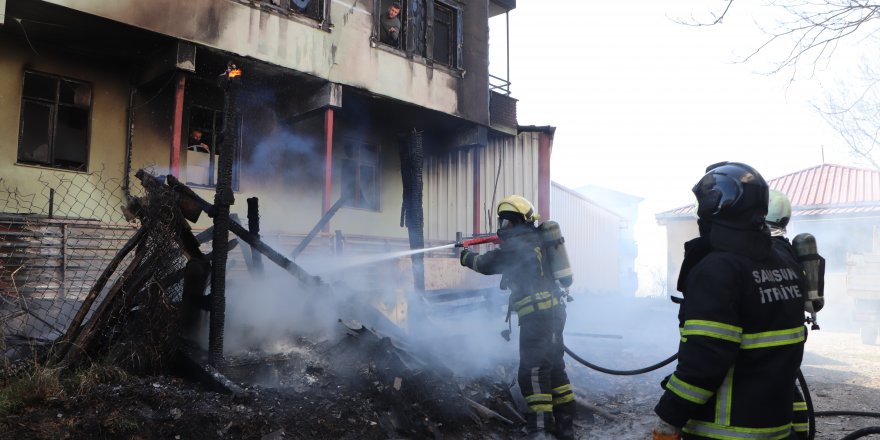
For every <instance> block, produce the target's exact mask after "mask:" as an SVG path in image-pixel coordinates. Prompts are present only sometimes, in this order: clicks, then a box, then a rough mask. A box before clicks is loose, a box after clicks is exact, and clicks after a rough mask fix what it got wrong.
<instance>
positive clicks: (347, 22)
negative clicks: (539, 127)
mask: <svg viewBox="0 0 880 440" xmlns="http://www.w3.org/2000/svg"><path fill="white" fill-rule="evenodd" d="M327 1H328V2H329V3H330V20H329V22H330V23H331V24H332V27H330V28H329V30H322V29H320V28H319V27H318V23H317V22H314V21H310V20H308V19H292V18H288V17H283V16H281V15H279V14H276V13H272V12H267V11H265V10H260V9H256V8H253V7H250V6H248V5H244V4H241V3H238V2H234V1H231V0H191V1H186V2H180V1H177V0H155V1H151V2H144V1H138V0H114V1H94V0H47V2H48V3H54V4H57V5H61V6H64V7H68V8H72V9H76V10H79V11H83V12H86V13H89V14H93V15H96V16H100V17H104V18H108V19H111V20H115V21H118V22H122V23H128V24H131V25H133V26H137V27H140V28H144V29H148V30H151V31H154V32H158V33H161V34H165V35H169V36H172V37H176V38H180V39H183V40H187V41H191V42H194V43H198V44H202V45H205V46H209V47H213V48H218V49H222V50H225V51H229V52H233V53H236V54H239V55H242V56H247V57H252V58H255V59H258V60H263V61H266V62H269V63H272V64H275V65H278V66H282V67H286V68H290V69H294V70H297V71H300V72H304V73H308V74H311V75H314V76H316V77H319V78H323V79H327V80H329V81H332V82H335V83H339V84H345V85H349V86H353V87H357V88H361V89H365V90H369V91H370V92H372V93H376V94H379V95H383V96H387V97H391V98H394V99H398V100H401V101H404V102H410V103H413V104H416V105H420V106H423V107H426V108H430V109H434V110H438V111H441V112H444V113H450V114H456V115H459V116H462V117H464V118H466V119H469V120H472V121H475V122H479V123H482V124H486V125H488V123H489V112H488V105H489V98H488V93H489V92H488V1H487V0H480V1H473V2H470V1H469V2H467V4H466V5H465V7H464V14H463V15H464V17H463V25H464V26H465V27H466V28H465V29H464V30H465V32H464V36H465V38H464V42H463V54H462V58H463V63H464V64H463V66H462V68H463V69H464V72H466V74H464V75H463V74H462V71H455V70H451V69H447V68H445V67H442V66H436V67H430V66H429V65H427V64H426V63H425V62H424V61H423V60H420V59H419V57H413V58H412V59H410V58H408V57H406V56H403V54H402V52H395V51H393V50H390V49H385V48H382V47H374V46H376V45H375V44H372V45H371V42H370V37H371V34H372V32H373V23H374V17H373V10H374V4H373V1H372V0H353V1H341V0H327Z"/></svg>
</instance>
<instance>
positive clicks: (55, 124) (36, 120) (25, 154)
mask: <svg viewBox="0 0 880 440" xmlns="http://www.w3.org/2000/svg"><path fill="white" fill-rule="evenodd" d="M91 108H92V87H91V86H90V85H89V84H86V83H84V82H81V81H76V80H72V79H66V78H60V77H56V76H52V75H48V74H42V73H36V72H25V74H24V84H23V87H22V105H21V115H20V121H19V135H18V162H19V163H24V164H29V165H40V166H46V167H52V168H62V169H68V170H77V171H85V170H86V168H87V163H88V152H89V130H90V126H91Z"/></svg>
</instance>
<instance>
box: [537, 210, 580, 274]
mask: <svg viewBox="0 0 880 440" xmlns="http://www.w3.org/2000/svg"><path fill="white" fill-rule="evenodd" d="M541 240H542V241H543V242H544V246H543V247H544V249H545V251H546V252H547V260H548V262H549V266H550V271H551V272H552V273H553V278H554V279H555V280H556V281H559V284H560V285H561V286H562V287H565V288H568V287H571V283H572V282H573V281H574V280H573V278H572V277H573V274H572V271H571V264H570V263H569V262H568V252H566V250H565V239H564V238H563V237H562V230H560V229H559V223H556V222H554V221H552V220H548V221H546V222H544V223H542V224H541Z"/></svg>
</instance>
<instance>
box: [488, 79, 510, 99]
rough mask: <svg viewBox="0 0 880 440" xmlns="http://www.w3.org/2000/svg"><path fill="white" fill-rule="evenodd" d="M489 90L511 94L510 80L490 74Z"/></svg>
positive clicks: (506, 94)
mask: <svg viewBox="0 0 880 440" xmlns="http://www.w3.org/2000/svg"><path fill="white" fill-rule="evenodd" d="M489 91H492V92H496V93H500V94H502V95H505V96H510V81H508V80H506V79H504V78H499V77H497V76H495V75H492V74H489Z"/></svg>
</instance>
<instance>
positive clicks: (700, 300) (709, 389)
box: [655, 226, 806, 439]
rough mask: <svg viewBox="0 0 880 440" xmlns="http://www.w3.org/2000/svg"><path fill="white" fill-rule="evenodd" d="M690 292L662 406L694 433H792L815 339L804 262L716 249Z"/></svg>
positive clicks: (660, 410) (696, 270)
mask: <svg viewBox="0 0 880 440" xmlns="http://www.w3.org/2000/svg"><path fill="white" fill-rule="evenodd" d="M713 227H714V226H713ZM713 233H714V231H713ZM767 249H768V250H769V249H770V245H769V243H767ZM683 293H684V301H683V302H682V304H681V310H680V312H679V322H680V325H681V328H680V331H681V340H680V342H679V351H678V355H679V356H678V365H677V367H676V370H675V373H674V374H672V375H671V376H670V377H669V380H667V381H666V384H665V387H664V388H665V392H664V394H663V396H662V397H661V399H660V402H659V403H658V404H657V406H656V408H655V412H657V414H658V415H659V416H660V418H662V419H663V420H665V421H666V422H668V423H671V424H673V425H675V426H679V427H681V428H682V432H683V433H684V437H685V438H712V439H787V438H788V437H789V435H790V433H791V431H792V430H793V428H795V425H794V424H793V420H792V415H793V414H792V413H793V411H792V409H793V407H792V405H793V402H794V384H795V378H796V375H797V370H798V368H799V367H800V363H801V359H802V357H803V350H804V340H805V339H806V329H805V327H804V324H803V322H804V311H803V310H804V309H803V307H804V306H803V302H804V296H805V295H806V285H805V283H804V278H803V272H802V270H801V269H800V266H799V265H798V264H797V262H795V261H794V259H792V258H791V257H790V255H786V254H783V253H781V252H779V251H778V250H775V249H774V250H772V251H768V252H767V253H766V255H765V256H764V257H762V258H758V257H754V256H752V255H749V254H743V253H740V252H732V251H725V250H719V249H714V250H712V251H711V252H709V253H708V254H707V255H705V256H704V257H703V258H702V259H701V260H700V261H699V262H698V263H697V264H696V265H694V266H693V267H692V269H690V272H689V273H688V274H687V275H686V280H685V282H684V292H683ZM797 428H800V426H797Z"/></svg>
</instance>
